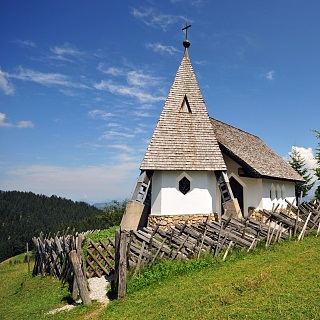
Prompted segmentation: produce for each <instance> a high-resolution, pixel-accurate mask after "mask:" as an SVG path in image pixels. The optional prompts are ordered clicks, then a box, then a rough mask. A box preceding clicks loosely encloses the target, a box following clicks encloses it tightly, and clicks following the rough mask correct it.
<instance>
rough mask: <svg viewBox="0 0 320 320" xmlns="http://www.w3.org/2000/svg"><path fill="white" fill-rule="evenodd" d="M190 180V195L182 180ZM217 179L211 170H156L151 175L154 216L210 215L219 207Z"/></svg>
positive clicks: (152, 210)
mask: <svg viewBox="0 0 320 320" xmlns="http://www.w3.org/2000/svg"><path fill="white" fill-rule="evenodd" d="M184 176H186V177H187V178H188V179H189V181H190V182H191V190H190V191H189V192H188V193H187V194H185V195H184V194H182V193H181V192H180V191H179V181H180V180H181V179H182V178H183V177H184ZM215 195H216V178H215V175H214V172H212V171H155V172H154V174H153V177H152V197H151V215H178V214H204V213H205V214H208V213H213V212H215V210H214V209H213V208H215V207H216V204H215Z"/></svg>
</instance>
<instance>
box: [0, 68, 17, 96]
mask: <svg viewBox="0 0 320 320" xmlns="http://www.w3.org/2000/svg"><path fill="white" fill-rule="evenodd" d="M0 89H1V91H2V92H3V93H4V94H5V95H13V94H14V87H13V85H12V84H11V82H10V80H9V75H8V73H6V72H3V71H2V70H1V69H0Z"/></svg>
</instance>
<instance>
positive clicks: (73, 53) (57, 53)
mask: <svg viewBox="0 0 320 320" xmlns="http://www.w3.org/2000/svg"><path fill="white" fill-rule="evenodd" d="M50 51H51V52H52V53H53V54H54V55H53V56H51V58H53V59H57V60H63V61H70V57H77V58H79V57H81V56H82V55H84V54H85V52H83V51H80V50H78V49H77V48H76V47H75V46H73V45H72V44H70V43H68V42H66V43H65V44H64V45H62V46H55V47H51V48H50Z"/></svg>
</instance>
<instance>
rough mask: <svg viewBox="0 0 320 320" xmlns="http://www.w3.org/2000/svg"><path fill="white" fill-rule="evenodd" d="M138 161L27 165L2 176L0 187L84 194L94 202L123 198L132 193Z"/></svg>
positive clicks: (74, 195)
mask: <svg viewBox="0 0 320 320" xmlns="http://www.w3.org/2000/svg"><path fill="white" fill-rule="evenodd" d="M125 158H126V157H122V159H125ZM127 158H128V157H127ZM139 165H140V164H139V163H138V162H136V161H132V160H129V161H123V162H120V163H119V162H118V164H115V165H105V166H99V167H79V168H69V167H59V166H29V167H28V166H26V167H22V168H19V169H15V170H12V171H9V172H8V173H7V174H6V177H5V178H1V179H0V180H1V181H0V189H1V190H20V191H32V192H35V193H38V194H45V195H48V196H50V195H57V196H61V197H65V198H68V199H72V200H74V201H79V200H82V199H84V198H85V195H86V196H87V199H88V200H90V201H93V202H101V201H104V200H112V199H124V198H128V197H130V193H131V191H132V189H133V187H134V182H135V181H136V177H137V176H138V174H139Z"/></svg>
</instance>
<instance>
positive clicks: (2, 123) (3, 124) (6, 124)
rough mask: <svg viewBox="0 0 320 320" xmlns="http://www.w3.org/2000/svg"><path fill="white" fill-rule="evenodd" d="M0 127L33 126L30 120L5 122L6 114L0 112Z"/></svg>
mask: <svg viewBox="0 0 320 320" xmlns="http://www.w3.org/2000/svg"><path fill="white" fill-rule="evenodd" d="M0 127H10V128H12V127H16V128H33V127H34V124H33V123H32V122H31V121H20V122H18V123H17V124H13V123H10V122H7V121H6V115H5V114H4V113H1V112H0Z"/></svg>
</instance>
